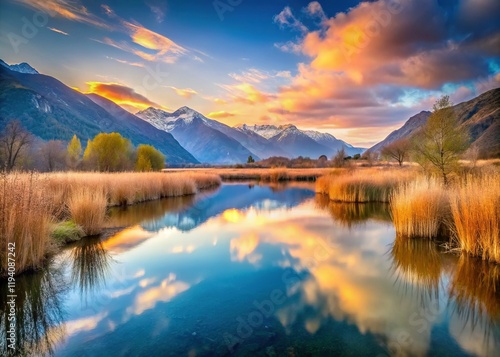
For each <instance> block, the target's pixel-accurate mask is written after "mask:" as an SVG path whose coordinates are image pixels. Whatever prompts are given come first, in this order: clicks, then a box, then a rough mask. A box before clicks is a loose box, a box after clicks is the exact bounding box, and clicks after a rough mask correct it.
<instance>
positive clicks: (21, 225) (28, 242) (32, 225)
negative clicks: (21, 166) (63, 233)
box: [0, 174, 52, 275]
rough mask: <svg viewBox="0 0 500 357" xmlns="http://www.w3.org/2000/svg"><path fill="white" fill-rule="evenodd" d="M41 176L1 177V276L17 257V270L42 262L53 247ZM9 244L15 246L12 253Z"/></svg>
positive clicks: (12, 175)
mask: <svg viewBox="0 0 500 357" xmlns="http://www.w3.org/2000/svg"><path fill="white" fill-rule="evenodd" d="M42 187H43V182H42V180H41V178H40V176H38V175H21V174H11V175H5V174H2V175H1V176H0V246H1V247H2V250H1V251H0V258H1V259H0V261H1V262H2V263H1V266H0V275H6V273H7V271H8V263H9V259H8V258H14V259H13V260H10V261H11V262H12V261H14V260H15V273H16V274H17V273H19V272H21V271H24V270H28V269H34V268H37V267H39V266H40V265H41V263H42V261H43V260H44V258H45V256H46V253H47V251H50V250H51V248H52V241H51V239H50V233H51V229H52V215H51V213H50V212H51V207H50V203H49V201H48V200H47V199H46V196H45V193H44V192H43V189H42ZM8 243H13V244H14V245H15V249H14V250H13V254H11V255H9V254H8V253H9V250H8V248H9V247H10V246H9V244H8Z"/></svg>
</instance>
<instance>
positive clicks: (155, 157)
mask: <svg viewBox="0 0 500 357" xmlns="http://www.w3.org/2000/svg"><path fill="white" fill-rule="evenodd" d="M164 167H165V155H163V154H162V153H161V152H160V151H158V150H156V149H155V148H154V147H153V146H151V145H139V146H138V147H137V160H136V163H135V170H136V171H158V170H161V169H163V168H164Z"/></svg>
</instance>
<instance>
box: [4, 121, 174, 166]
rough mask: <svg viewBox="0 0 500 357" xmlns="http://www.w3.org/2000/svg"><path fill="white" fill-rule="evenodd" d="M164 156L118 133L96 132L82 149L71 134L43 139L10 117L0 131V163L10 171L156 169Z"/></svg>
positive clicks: (78, 140) (150, 147)
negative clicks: (64, 139)
mask: <svg viewBox="0 0 500 357" xmlns="http://www.w3.org/2000/svg"><path fill="white" fill-rule="evenodd" d="M165 160H166V157H165V155H163V154H162V153H161V152H160V151H159V150H157V149H156V148H155V147H153V146H151V145H146V144H141V145H139V146H137V147H134V146H133V145H132V143H131V141H130V140H129V139H127V138H124V137H123V136H122V135H121V134H119V133H99V134H97V135H96V136H95V137H94V138H93V139H89V140H88V141H87V145H86V147H85V149H84V148H83V147H82V143H81V141H80V139H79V138H78V137H77V136H76V135H74V136H73V138H72V139H71V140H70V141H69V143H66V142H64V141H62V140H48V141H43V140H41V139H38V138H36V137H35V136H33V135H32V134H31V133H30V132H29V131H27V130H26V129H25V128H24V127H23V126H22V124H21V123H20V122H19V121H17V120H13V121H10V122H9V123H7V125H6V126H5V128H4V130H3V131H2V132H1V133H0V165H1V169H2V170H5V171H7V172H9V171H12V170H37V171H42V172H50V171H65V170H87V171H106V172H115V171H132V170H135V171H158V170H161V169H162V168H164V167H165Z"/></svg>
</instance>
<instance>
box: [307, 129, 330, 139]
mask: <svg viewBox="0 0 500 357" xmlns="http://www.w3.org/2000/svg"><path fill="white" fill-rule="evenodd" d="M304 134H306V135H307V136H308V137H310V138H311V139H313V140H332V139H333V140H338V139H337V138H336V137H335V136H333V135H332V134H328V133H321V132H319V131H314V130H304Z"/></svg>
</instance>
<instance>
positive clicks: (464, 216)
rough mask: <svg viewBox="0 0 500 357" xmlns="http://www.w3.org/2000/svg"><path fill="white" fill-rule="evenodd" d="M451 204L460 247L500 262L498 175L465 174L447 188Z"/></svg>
mask: <svg viewBox="0 0 500 357" xmlns="http://www.w3.org/2000/svg"><path fill="white" fill-rule="evenodd" d="M450 204H451V214H452V217H453V226H452V231H453V233H454V236H455V238H456V242H457V245H458V246H459V247H460V249H461V250H462V251H464V252H467V253H469V254H472V255H475V256H479V257H482V259H485V260H492V261H495V262H497V263H500V174H498V173H497V174H487V175H482V176H478V177H474V176H467V177H465V178H464V179H462V180H461V181H460V182H459V183H458V184H457V185H456V186H455V187H453V188H451V189H450Z"/></svg>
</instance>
